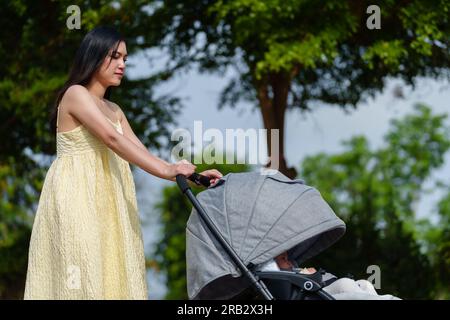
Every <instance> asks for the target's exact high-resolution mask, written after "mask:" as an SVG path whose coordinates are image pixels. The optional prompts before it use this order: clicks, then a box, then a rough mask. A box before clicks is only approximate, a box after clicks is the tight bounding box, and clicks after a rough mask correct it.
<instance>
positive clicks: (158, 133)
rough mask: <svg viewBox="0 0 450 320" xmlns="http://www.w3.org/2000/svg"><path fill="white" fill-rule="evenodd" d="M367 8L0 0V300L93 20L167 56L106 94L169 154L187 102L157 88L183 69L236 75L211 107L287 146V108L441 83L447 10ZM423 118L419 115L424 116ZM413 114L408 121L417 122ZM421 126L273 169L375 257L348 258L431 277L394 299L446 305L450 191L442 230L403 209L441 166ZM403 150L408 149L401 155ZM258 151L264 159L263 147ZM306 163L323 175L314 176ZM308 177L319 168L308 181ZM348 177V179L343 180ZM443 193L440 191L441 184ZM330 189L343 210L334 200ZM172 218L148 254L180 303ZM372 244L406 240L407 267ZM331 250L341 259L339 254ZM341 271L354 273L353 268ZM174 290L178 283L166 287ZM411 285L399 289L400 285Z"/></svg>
mask: <svg viewBox="0 0 450 320" xmlns="http://www.w3.org/2000/svg"><path fill="white" fill-rule="evenodd" d="M73 4H77V5H79V6H80V9H81V13H82V16H81V19H82V20H81V29H80V30H69V29H68V28H67V27H66V19H67V18H68V16H69V14H68V13H67V12H66V9H67V7H68V6H69V5H73ZM370 4H372V3H371V2H370V1H351V0H348V1H341V0H326V1H325V0H270V1H268V0H264V1H263V0H230V1H212V0H205V1H199V0H184V1H175V0H168V1H144V0H123V1H108V0H95V1H73V0H60V1H52V0H41V1H34V0H11V1H4V2H2V4H1V5H0V16H1V17H2V19H0V56H1V57H2V63H1V64H0V135H1V137H2V143H1V144H0V193H1V197H0V298H21V297H22V294H23V284H24V277H25V273H26V263H27V251H28V241H29V237H30V230H31V225H32V220H33V215H34V212H35V210H36V206H37V201H38V199H39V193H40V190H41V188H42V184H43V180H44V177H45V173H46V170H47V169H48V167H49V165H50V161H51V160H52V157H53V156H54V154H55V133H54V132H51V130H50V124H49V115H50V109H51V107H52V104H53V101H54V98H55V93H56V91H57V90H58V89H59V88H60V87H61V85H62V84H63V82H64V81H65V78H66V76H67V74H68V71H69V68H70V62H71V61H72V59H73V55H74V52H75V51H76V49H77V47H78V45H79V43H80V41H81V39H82V37H83V36H84V35H85V34H86V32H87V31H89V30H91V29H92V28H93V27H95V26H98V25H105V24H106V25H112V26H115V27H117V28H118V29H119V31H121V33H122V34H123V35H124V36H125V37H126V39H127V49H128V52H129V53H130V55H134V54H136V53H139V52H142V51H145V50H147V49H150V48H151V49H156V50H159V52H162V53H163V55H165V56H166V58H167V59H166V60H167V62H166V63H165V64H164V65H163V66H159V67H160V68H158V71H155V72H154V73H153V74H150V75H148V76H144V77H142V78H139V79H130V78H126V81H123V84H122V85H121V86H120V87H119V88H115V90H114V91H113V97H112V99H113V100H114V101H116V102H117V103H118V104H119V105H121V106H122V108H123V110H124V111H125V112H126V113H127V117H128V119H129V120H130V122H131V125H132V126H133V129H134V130H135V132H136V134H137V135H138V136H139V137H140V138H141V140H142V141H143V142H144V144H146V145H148V146H151V148H152V150H153V151H156V150H167V147H168V145H169V143H168V139H167V137H168V135H169V133H170V128H171V125H172V124H173V123H174V119H175V117H176V115H177V114H178V113H179V111H180V110H181V108H182V106H183V104H182V101H181V100H180V99H179V98H178V97H177V96H176V94H171V95H157V94H156V93H155V92H156V90H157V86H158V85H160V84H161V83H163V82H164V81H166V80H169V79H171V78H173V77H174V76H176V75H178V74H179V73H180V72H184V71H187V70H190V69H195V70H197V71H199V72H203V73H214V74H218V75H223V74H224V73H225V71H226V70H230V69H233V70H235V73H234V74H235V77H234V78H233V79H231V80H230V82H229V84H228V85H227V86H226V87H225V89H224V90H223V91H222V94H221V99H220V102H219V107H224V106H231V107H235V106H236V105H237V103H238V102H240V101H249V102H251V105H252V106H253V107H254V109H255V111H256V112H260V113H261V116H262V119H263V125H264V127H265V128H267V129H274V128H275V129H279V130H280V132H281V136H280V138H281V141H284V139H283V137H284V122H285V113H286V110H288V109H291V108H293V109H298V110H300V111H305V110H309V111H313V110H314V108H315V106H317V105H318V104H324V103H325V104H330V105H334V106H338V107H339V108H344V109H349V108H356V107H357V105H358V103H359V102H361V101H364V100H365V99H366V98H367V97H371V96H374V95H375V94H376V93H378V92H380V91H381V90H383V88H384V84H385V80H386V79H388V78H392V77H395V78H401V79H403V80H404V81H405V82H406V83H407V84H411V85H414V84H415V83H416V79H417V78H418V77H422V76H424V77H429V78H437V79H439V78H446V79H448V78H449V72H448V71H449V65H450V63H449V61H450V56H449V53H450V50H449V35H450V30H449V29H450V26H449V21H448V20H449V16H450V15H449V3H448V2H447V1H445V0H428V1H423V0H420V1H419V0H402V1H393V0H385V1H379V2H377V4H378V5H379V7H380V8H381V26H382V28H381V29H380V30H368V29H367V27H366V20H367V17H368V14H367V13H366V9H367V7H368V6H369V5H370ZM318 17H320V19H318ZM421 110H422V111H420V112H422V113H426V112H425V111H423V110H425V109H421ZM419 114H421V113H419ZM419 114H416V116H417V117H419V118H423V117H425V115H424V114H421V115H419ZM430 117H431V116H430ZM430 119H431V118H430ZM436 121H438V120H436ZM419 122H420V121H419ZM424 122H426V120H424ZM438 124H440V123H438ZM422 129H423V128H421V127H420V126H419V125H414V126H412V127H411V128H409V129H407V128H404V129H402V130H400V129H399V128H398V135H397V136H396V135H395V134H394V136H392V137H390V138H389V137H388V138H386V139H387V140H386V144H387V145H388V146H391V147H390V148H389V147H386V149H383V150H371V149H370V148H369V146H368V145H367V143H366V141H365V140H364V138H361V137H360V138H355V139H354V140H352V141H351V142H348V144H347V148H348V157H350V159H347V160H346V155H345V154H343V155H318V156H317V159H315V160H308V159H306V160H305V161H304V163H303V164H302V167H301V168H295V167H294V166H289V165H288V164H287V162H286V160H285V158H284V154H285V150H284V146H283V145H281V149H280V151H281V153H280V155H279V163H280V164H281V167H280V170H281V171H282V172H283V173H285V174H286V175H288V176H290V177H294V176H296V175H297V170H298V169H300V176H303V177H304V178H307V179H308V180H309V182H310V184H315V185H317V186H318V187H319V188H320V190H321V191H322V192H324V194H325V195H327V199H328V200H329V201H330V202H331V203H332V204H333V205H334V206H335V209H336V211H338V212H341V211H342V214H343V215H344V216H345V219H347V220H348V221H347V222H348V223H349V224H351V226H352V230H351V231H350V234H349V235H348V237H346V238H345V239H343V242H342V243H347V242H346V241H348V242H349V243H347V245H348V246H349V247H346V248H347V249H348V248H353V245H357V246H358V248H360V247H359V245H360V243H359V242H356V243H353V242H352V241H357V240H358V241H359V240H360V238H358V237H362V238H364V239H365V241H366V242H365V246H369V248H372V247H373V248H374V250H375V251H373V252H372V251H370V250H368V249H367V247H365V249H364V250H363V251H358V252H361V254H362V255H363V256H364V255H371V254H375V253H377V257H379V259H380V265H383V266H385V265H384V264H383V263H388V264H386V268H388V267H389V268H390V269H394V271H393V272H394V273H395V272H396V271H395V270H400V271H404V272H406V273H407V274H411V272H410V271H411V270H413V269H414V270H419V271H420V270H422V271H423V270H428V271H429V272H428V271H427V272H426V273H425V274H424V275H423V277H422V274H420V275H415V276H414V278H413V279H417V281H419V280H420V284H423V285H424V287H421V288H423V289H421V290H422V291H423V292H422V291H420V290H418V291H416V293H413V292H410V291H401V292H399V293H401V294H403V295H404V296H405V297H410V296H411V297H412V296H419V293H420V296H421V297H448V293H447V291H446V288H447V287H448V284H449V281H448V280H449V279H448V274H447V270H448V261H449V259H450V257H449V255H450V254H449V246H448V238H449V230H448V225H449V217H448V212H449V210H450V209H449V207H450V196H447V197H446V198H443V199H442V201H441V202H440V203H439V205H438V206H437V208H436V216H438V217H439V223H440V224H439V225H435V224H431V223H430V222H429V221H426V220H425V221H416V220H414V216H415V215H414V208H413V207H411V203H412V202H414V201H413V200H416V198H417V197H420V195H421V193H422V192H423V190H422V186H423V181H424V179H426V178H427V177H429V176H430V172H431V171H432V170H433V169H435V168H437V167H438V166H439V165H440V162H439V161H442V160H440V159H441V158H440V157H441V155H440V154H441V153H442V154H443V153H444V151H445V150H447V142H446V140H445V139H444V138H443V140H442V141H438V142H435V143H434V144H425V143H422V144H420V143H421V142H423V141H422V140H420V139H417V137H415V136H414V135H420V134H421V133H422ZM428 129H430V130H431V128H428ZM393 130H394V131H393V132H395V130H397V129H393ZM414 130H416V131H414ZM396 137H397V138H396ZM269 138H270V136H269ZM434 138H435V137H434V136H430V137H429V139H434ZM405 139H406V140H405ZM424 139H425V138H424ZM444 140H445V141H444ZM405 141H409V142H408V143H409V144H410V145H409V147H408V148H406V146H407V144H408V143H407V142H405ZM268 143H269V150H270V139H268ZM405 143H406V144H405ZM416 144H420V146H419V147H417V145H416ZM403 146H405V149H402V148H403ZM434 146H436V149H435V148H434ZM299 148H301V140H300V141H299ZM414 148H415V149H414ZM414 150H415V151H414ZM36 155H39V156H40V157H36ZM407 155H409V156H411V157H407ZM358 157H360V158H358ZM352 159H354V161H355V162H354V163H352V162H351V160H352ZM339 161H344V162H343V163H340V162H339ZM346 161H347V162H346ZM365 161H366V162H365ZM402 161H403V162H402ZM315 162H320V163H323V165H324V166H323V167H314V164H315ZM413 162H414V163H413ZM416 162H417V163H416ZM374 163H375V164H374ZM365 166H366V167H365ZM239 169H242V168H239ZM316 169H320V170H318V171H317V172H315V171H314V170H316ZM223 170H225V171H226V170H228V169H225V168H223ZM326 170H328V171H329V173H330V181H328V182H327V181H324V179H323V177H322V176H321V174H324V172H326ZM358 170H359V171H358ZM405 170H409V171H405ZM331 173H333V174H331ZM344 177H346V179H344ZM344 180H345V182H346V183H341V182H342V181H344ZM350 181H351V182H354V184H350ZM380 181H382V182H383V183H381V182H380ZM444 183H448V181H444ZM439 187H442V188H445V186H444V184H440V185H439ZM345 188H347V189H345ZM167 192H169V191H167ZM338 194H340V195H345V196H347V197H348V198H349V199H351V201H347V202H345V203H344V202H341V198H340V196H339V197H338V196H337V195H338ZM171 196H174V197H175V196H176V192H175V190H172V191H171V193H170V192H169V194H164V199H166V198H170V197H171ZM338 200H339V201H338ZM174 201H175V200H174ZM180 201H181V200H180ZM171 205H172V206H165V205H164V203H163V204H161V205H160V209H161V210H162V209H164V208H165V209H164V210H165V212H166V214H168V212H172V214H173V217H169V218H168V217H165V218H164V217H163V219H166V220H164V221H165V223H168V222H167V221H172V220H171V219H182V218H183V219H184V218H186V216H184V215H185V214H188V212H189V210H185V208H186V206H182V205H181V204H180V205H179V206H178V207H176V206H175V205H176V202H173V203H171ZM185 205H186V204H185ZM360 209H361V210H360ZM362 209H366V210H362ZM369 209H370V210H369ZM164 210H162V211H163V212H164ZM369 212H371V213H373V215H370V214H369ZM176 221H178V222H177V224H175V225H174V226H173V227H175V226H178V228H179V230H178V229H176V230H171V229H170V228H169V229H167V230H165V231H166V233H165V235H164V238H163V240H162V241H163V243H162V244H160V246H159V258H158V259H159V263H160V264H161V265H162V268H163V270H164V271H166V269H164V268H166V267H167V268H169V267H168V265H167V266H166V267H164V265H165V264H167V263H169V262H170V263H171V264H175V265H178V266H175V265H174V266H173V267H171V268H175V269H176V268H178V271H177V270H175V271H176V272H175V271H174V272H172V271H170V272H169V288H170V292H169V295H168V297H171V298H175V297H181V296H183V294H185V293H183V290H184V289H183V286H184V284H183V280H181V278H179V277H182V274H183V272H184V271H183V270H184V266H183V264H184V262H183V261H182V260H181V258H180V257H182V256H183V251H182V250H183V248H181V247H180V248H179V249H178V246H181V245H182V244H180V243H181V242H183V238H180V237H177V236H176V235H177V234H178V233H177V232H178V231H180V230H181V229H182V226H183V221H182V220H176ZM380 225H381V226H384V227H380ZM383 228H384V229H383ZM172 236H173V239H172ZM371 236H373V237H371ZM362 238H361V239H362ZM346 239H348V240H346ZM377 239H405V240H402V241H399V243H394V244H396V245H398V246H400V244H401V245H402V247H401V248H399V251H395V252H402V253H401V254H402V255H403V254H405V256H404V257H405V258H403V256H402V255H401V254H400V253H399V254H398V256H397V259H398V261H402V262H401V263H400V262H398V265H396V264H394V263H393V262H392V261H393V260H391V258H388V257H386V258H384V256H382V255H378V253H379V252H380V251H381V248H382V247H383V246H385V245H388V244H389V245H394V244H393V243H390V242H389V241H390V240H389V241H388V240H386V241H387V242H384V240H383V241H381V240H379V241H378V240H377ZM171 241H175V244H174V243H172V242H171ZM169 242H170V245H169ZM339 246H344V244H339ZM403 246H404V247H403ZM172 248H174V249H173V250H174V251H173V252H171V250H172ZM336 248H337V249H336V250H337V251H338V252H339V250H341V251H342V252H345V248H344V247H336ZM338 248H341V249H339V250H338ZM166 249H167V250H166ZM408 249H409V250H408ZM352 250H353V249H352ZM355 250H356V249H355ZM358 250H362V249H358ZM166 251H167V252H169V253H167V254H168V255H166V253H165V252H166ZM406 251H408V252H409V253H408V254H407V255H406ZM387 252H388V251H386V252H385V254H386V255H388V253H387ZM391 252H392V251H391ZM382 257H383V258H382ZM406 257H408V259H410V260H408V259H406ZM366 258H367V259H369V258H372V257H369V256H368V257H366ZM366 258H364V259H366ZM177 259H179V260H178V263H175V261H176V260H177ZM323 259H324V258H323ZM364 259H363V260H364ZM377 259H378V258H377ZM392 259H393V258H392ZM369 260H370V259H369ZM372 260H373V259H372ZM381 260H382V261H387V262H382V261H381ZM341 261H342V260H341ZM367 261H368V260H367ZM320 262H321V263H324V264H326V263H327V261H326V260H323V261H320ZM365 262H366V261H364V263H365ZM349 263H350V262H349ZM361 263H362V262H361ZM412 265H414V266H412ZM331 266H332V267H336V268H337V270H343V268H341V267H339V266H337V265H336V266H334V265H331ZM349 266H351V267H352V268H353V267H354V269H355V270H361V268H360V266H359V265H357V264H356V262H355V263H354V264H350V265H349ZM419 267H423V268H425V269H419ZM408 268H410V269H408ZM408 270H409V271H408ZM400 271H399V272H400ZM388 272H390V271H385V273H384V276H385V277H386V279H389V275H388V274H389V273H388ZM402 279H406V277H403V278H402ZM429 279H431V280H430V282H427V281H428V280H429ZM433 279H434V280H433ZM437 279H439V281H441V282H439V281H438V280H437ZM426 282H427V283H426ZM175 283H178V284H177V285H172V284H175ZM387 283H391V281H390V280H389V281H387ZM394 283H396V282H395V281H392V286H393V287H394V286H395V285H394ZM439 283H440V284H439ZM428 285H429V286H428ZM174 286H175V287H174ZM411 286H413V284H410V286H408V285H405V286H402V287H404V288H405V289H404V290H407V289H406V288H411ZM439 286H441V287H443V288H439ZM393 287H392V290H394V289H395V288H393ZM387 289H389V290H391V287H387ZM173 290H175V291H173ZM399 290H403V289H399ZM408 290H410V289H408ZM411 290H412V289H411ZM393 292H394V291H393Z"/></svg>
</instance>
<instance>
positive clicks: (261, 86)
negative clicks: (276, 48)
mask: <svg viewBox="0 0 450 320" xmlns="http://www.w3.org/2000/svg"><path fill="white" fill-rule="evenodd" d="M291 79H292V78H291V76H289V75H288V74H286V73H276V74H271V75H270V76H269V77H268V78H266V79H263V80H260V81H257V82H256V91H257V97H258V101H259V106H260V109H261V114H262V117H263V122H264V127H265V128H266V129H267V151H268V154H269V159H270V160H269V163H268V164H267V165H266V167H268V168H272V169H278V170H279V171H280V172H281V173H283V174H284V175H286V176H287V177H289V178H291V179H293V178H295V177H296V176H297V170H296V169H295V168H294V167H291V168H288V166H287V163H286V159H285V157H284V120H285V112H286V106H287V98H288V94H289V90H290V85H291ZM269 92H271V93H272V95H270V94H269ZM273 129H278V130H279V141H274V143H278V152H276V150H272V141H271V130H273Z"/></svg>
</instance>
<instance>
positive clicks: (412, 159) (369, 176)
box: [301, 105, 450, 298]
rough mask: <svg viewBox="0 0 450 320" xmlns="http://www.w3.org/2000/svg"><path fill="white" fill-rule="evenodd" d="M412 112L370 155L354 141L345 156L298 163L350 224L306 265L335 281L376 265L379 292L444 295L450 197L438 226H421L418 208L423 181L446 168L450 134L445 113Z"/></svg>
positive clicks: (446, 289)
mask: <svg viewBox="0 0 450 320" xmlns="http://www.w3.org/2000/svg"><path fill="white" fill-rule="evenodd" d="M415 109H416V112H415V114H412V115H409V116H406V117H405V118H404V119H401V120H395V121H393V122H392V127H391V130H390V131H389V133H388V134H387V135H386V137H385V142H386V143H385V146H384V147H382V148H380V149H378V150H371V149H370V148H369V145H368V143H367V140H366V139H365V138H364V137H354V138H352V139H351V140H350V141H348V142H346V143H345V144H344V146H345V151H344V152H342V153H339V154H335V155H326V154H319V155H316V156H311V157H308V158H306V159H305V160H304V161H303V164H302V170H301V172H302V178H304V179H305V180H306V182H307V183H308V184H309V185H313V186H315V187H317V188H318V190H320V191H321V193H322V195H323V196H324V198H325V199H326V200H327V201H328V202H329V203H330V205H331V207H332V208H333V209H334V210H335V211H336V213H337V215H338V216H340V217H341V218H342V219H343V220H344V221H345V222H346V224H347V232H346V234H345V236H344V237H343V238H342V239H341V240H340V241H339V242H338V243H337V244H335V245H334V246H333V247H332V248H331V249H329V250H327V251H326V253H323V254H322V255H319V256H318V257H317V258H315V259H313V260H312V261H311V262H308V263H310V264H311V265H321V266H322V267H324V268H325V269H329V270H333V271H334V272H337V273H338V274H340V275H345V273H346V272H349V270H351V271H350V272H353V273H354V274H355V276H357V277H359V278H368V277H369V275H370V274H367V273H366V268H367V267H368V266H369V265H378V266H380V268H381V292H384V293H393V294H396V295H398V296H400V297H403V298H440V297H448V295H449V294H450V291H449V283H450V281H449V275H450V273H449V270H450V268H449V264H448V262H449V260H448V256H449V248H450V247H449V241H448V234H449V232H448V230H449V226H450V224H449V219H448V217H449V215H448V213H449V212H450V211H449V203H450V202H449V199H450V198H449V196H447V198H444V199H443V200H442V201H441V202H440V203H439V214H440V221H439V224H438V225H437V226H435V225H432V224H431V223H430V222H429V221H427V220H425V221H423V220H418V219H417V218H416V216H415V214H416V212H415V204H417V202H418V201H419V200H420V199H421V196H422V195H423V194H424V190H423V185H424V182H425V181H426V180H427V179H429V178H430V177H431V174H432V172H433V170H435V169H437V168H439V167H440V166H441V165H442V164H443V161H444V156H445V154H446V152H447V151H448V149H449V147H450V135H449V128H448V127H447V126H446V125H445V119H446V116H445V115H433V114H432V113H431V110H430V109H429V108H428V107H426V106H424V105H418V106H416V108H415ZM446 190H448V189H446ZM429 216H431V214H430V215H429Z"/></svg>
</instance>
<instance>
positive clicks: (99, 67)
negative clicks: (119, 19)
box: [25, 27, 222, 299]
mask: <svg viewBox="0 0 450 320" xmlns="http://www.w3.org/2000/svg"><path fill="white" fill-rule="evenodd" d="M126 59H127V49H126V45H125V41H124V39H123V38H122V37H121V36H120V35H119V34H118V33H117V31H115V30H114V29H112V28H109V27H98V28H95V29H94V30H92V31H90V32H89V33H88V34H87V35H86V36H85V38H84V39H83V41H82V43H81V45H80V47H79V49H78V51H77V53H76V56H75V60H74V62H73V65H72V69H71V72H70V74H69V78H68V80H67V82H66V83H65V85H64V86H63V88H62V89H61V91H60V92H59V94H58V97H57V99H56V103H55V109H54V111H53V114H52V128H53V129H54V130H55V131H56V142H57V157H56V159H55V161H54V162H53V163H52V165H51V166H50V168H49V171H48V172H47V175H46V178H45V181H44V185H43V188H42V192H41V195H40V199H39V204H38V208H37V212H36V217H35V221H34V225H33V230H32V235H31V240H30V248H29V261H28V272H27V279H26V286H25V299H146V298H147V284H146V272H145V259H144V248H143V242H142V234H141V229H140V223H139V215H138V208H137V202H136V193H135V185H134V181H133V176H132V174H131V171H130V166H129V163H133V164H135V165H137V166H139V167H140V168H142V169H143V170H145V171H146V172H148V173H150V174H152V175H155V176H158V177H160V178H163V179H168V180H174V179H175V176H176V175H178V174H182V175H185V176H189V175H191V174H192V173H193V172H194V170H195V166H194V165H192V164H191V163H189V162H188V161H185V160H183V161H180V162H178V163H175V164H170V163H168V162H166V161H164V160H162V159H160V158H158V157H156V156H154V155H152V154H151V153H150V152H149V151H148V150H147V148H146V147H145V146H144V145H143V144H142V143H141V142H140V141H139V139H138V138H137V137H136V135H135V134H134V133H133V130H132V129H131V127H130V125H129V123H128V121H127V119H126V117H125V114H124V113H123V111H122V110H121V108H120V107H119V106H118V105H117V104H115V103H113V102H111V101H109V100H108V98H109V91H110V88H111V87H112V86H118V85H120V82H121V80H122V78H123V76H124V72H125V61H126ZM55 123H56V127H55ZM202 174H203V175H206V176H208V177H209V178H210V179H211V183H212V184H214V183H216V182H217V180H218V179H220V177H221V176H222V175H221V174H220V172H218V171H217V170H208V171H205V172H202Z"/></svg>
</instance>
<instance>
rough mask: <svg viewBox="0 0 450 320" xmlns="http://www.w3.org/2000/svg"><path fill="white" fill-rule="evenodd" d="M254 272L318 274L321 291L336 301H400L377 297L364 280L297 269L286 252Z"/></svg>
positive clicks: (390, 297)
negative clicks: (321, 286)
mask: <svg viewBox="0 0 450 320" xmlns="http://www.w3.org/2000/svg"><path fill="white" fill-rule="evenodd" d="M255 270H257V271H259V272H264V271H269V272H270V271H272V272H277V271H291V272H296V273H299V274H303V275H312V276H314V275H317V276H319V275H318V274H320V276H319V278H320V277H321V281H322V283H323V290H324V291H325V292H327V293H328V294H330V295H331V296H333V298H334V299H337V300H348V299H352V300H355V299H358V300H400V299H399V298H397V297H395V296H393V295H390V294H385V295H378V293H377V291H376V289H375V287H374V286H373V284H372V283H371V282H369V281H367V280H365V279H360V280H356V281H355V280H353V279H351V278H349V277H343V278H338V277H336V276H335V275H334V274H331V273H329V272H326V271H325V270H322V269H319V270H316V269H315V268H312V267H308V268H299V267H298V266H297V263H296V262H295V260H291V259H289V254H288V252H287V251H285V252H283V253H281V254H280V255H278V256H276V257H275V258H274V259H270V260H269V261H267V262H265V263H262V264H260V265H258V266H257V267H256V268H255ZM316 278H317V277H316Z"/></svg>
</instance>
